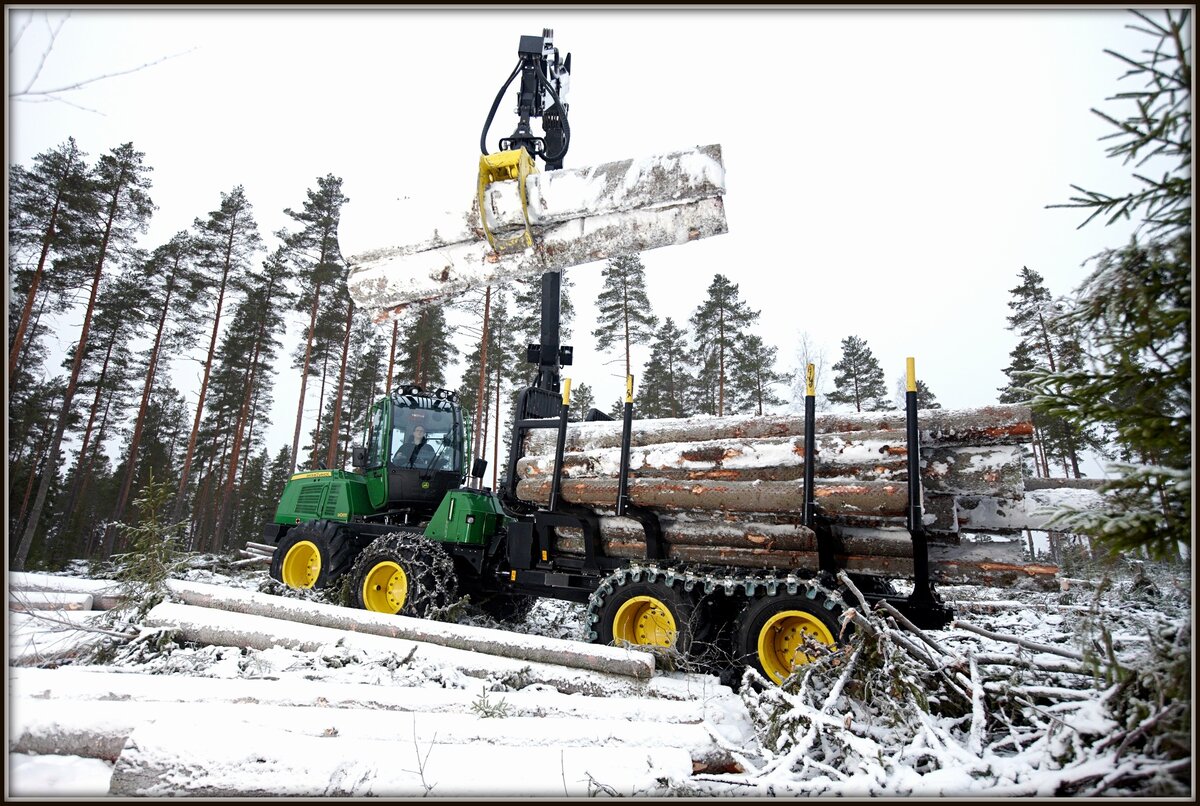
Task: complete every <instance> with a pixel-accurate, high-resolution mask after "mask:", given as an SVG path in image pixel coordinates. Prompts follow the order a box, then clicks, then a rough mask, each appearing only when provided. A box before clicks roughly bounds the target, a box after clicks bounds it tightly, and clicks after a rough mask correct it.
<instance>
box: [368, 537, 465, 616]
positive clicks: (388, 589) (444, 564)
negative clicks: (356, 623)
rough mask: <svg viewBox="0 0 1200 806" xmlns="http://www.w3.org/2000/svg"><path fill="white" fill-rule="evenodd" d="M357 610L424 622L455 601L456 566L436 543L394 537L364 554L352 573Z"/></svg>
mask: <svg viewBox="0 0 1200 806" xmlns="http://www.w3.org/2000/svg"><path fill="white" fill-rule="evenodd" d="M350 587H351V590H350V593H351V597H352V601H353V603H354V605H355V606H356V607H359V608H362V609H363V610H370V611H373V612H375V613H399V614H400V615H403V616H415V617H417V618H424V617H426V616H428V615H429V614H430V613H431V612H432V611H434V610H436V609H439V608H443V607H446V606H447V605H449V604H450V603H451V602H452V601H453V600H454V595H455V592H456V590H457V587H458V586H457V580H456V578H455V576H454V564H453V563H452V562H451V560H450V557H449V556H448V555H447V554H446V552H445V551H444V550H443V549H442V547H441V546H439V545H437V544H436V543H431V542H429V541H428V540H426V539H425V538H424V537H422V536H421V535H418V534H405V533H395V534H390V535H385V536H384V537H381V538H378V539H377V540H376V541H375V542H374V543H372V544H371V545H369V546H367V547H366V548H365V549H363V551H362V553H361V554H359V556H358V559H357V560H355V562H354V567H353V569H351V571H350Z"/></svg>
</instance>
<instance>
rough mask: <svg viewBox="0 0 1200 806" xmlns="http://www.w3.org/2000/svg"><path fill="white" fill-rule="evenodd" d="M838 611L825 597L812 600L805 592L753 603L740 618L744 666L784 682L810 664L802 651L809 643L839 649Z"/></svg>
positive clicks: (739, 626) (738, 630)
mask: <svg viewBox="0 0 1200 806" xmlns="http://www.w3.org/2000/svg"><path fill="white" fill-rule="evenodd" d="M839 610H840V606H839V605H838V604H837V603H836V602H833V601H832V600H829V599H828V598H827V597H826V596H824V595H823V594H818V595H816V596H815V597H814V598H809V597H808V596H807V595H805V593H803V592H800V593H795V594H787V593H783V594H778V595H775V596H763V597H761V598H759V599H757V600H753V601H751V602H750V604H749V606H747V608H746V609H745V610H744V611H743V612H742V614H741V615H740V616H739V617H738V621H737V636H736V642H737V650H738V655H739V656H740V657H741V658H742V661H743V663H744V664H745V665H747V666H753V667H754V668H755V669H757V670H758V671H759V672H760V673H761V674H762V675H763V676H764V677H766V678H767V679H769V680H772V681H773V682H775V683H776V684H779V683H782V682H783V681H784V680H785V679H786V678H787V677H788V675H790V674H791V673H792V671H793V670H794V669H795V668H796V667H798V666H802V665H803V664H805V663H808V662H809V660H810V658H809V656H808V655H806V654H804V651H803V647H804V644H805V642H806V641H808V640H813V641H816V642H818V643H822V644H826V645H828V646H836V644H837V637H836V636H837V634H838V631H839V629H840V627H839V625H838V620H837V616H838V612H839Z"/></svg>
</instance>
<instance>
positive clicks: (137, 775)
mask: <svg viewBox="0 0 1200 806" xmlns="http://www.w3.org/2000/svg"><path fill="white" fill-rule="evenodd" d="M378 727H379V728H380V730H379V735H378V738H377V739H375V740H364V739H362V738H360V737H347V738H343V737H340V736H336V735H330V736H320V737H314V736H305V735H299V734H295V733H289V732H287V731H283V730H278V729H273V728H268V727H263V726H260V725H254V724H251V723H248V722H235V723H233V724H230V723H228V722H217V721H210V720H207V719H202V720H200V721H199V722H198V723H194V724H192V725H189V726H188V728H189V729H188V730H187V731H181V730H179V726H178V725H174V724H172V723H171V722H170V720H162V721H159V722H153V723H149V724H145V725H141V726H139V727H138V728H137V729H136V730H134V732H133V734H132V735H131V736H130V737H129V740H128V742H127V744H126V747H125V749H124V750H123V751H122V753H121V757H120V758H119V759H118V760H117V763H116V765H115V766H114V768H113V776H112V783H111V789H110V793H111V794H113V795H120V796H134V795H137V796H150V797H155V796H203V797H253V796H264V795H277V796H287V795H308V796H313V795H319V796H341V797H351V796H374V797H404V796H408V797H417V796H424V795H432V796H439V797H476V798H478V797H484V796H488V797H533V796H538V795H542V796H545V795H547V794H549V793H561V794H562V796H563V797H579V796H586V795H595V794H600V793H604V794H614V795H625V796H630V795H635V794H661V793H664V792H667V791H669V787H670V786H672V785H674V784H679V783H682V782H684V781H686V780H687V779H688V778H689V777H691V774H692V760H691V758H690V757H689V755H688V753H687V751H685V750H682V749H679V748H644V747H635V748H629V747H508V746H497V745H494V744H490V743H488V742H483V741H481V742H474V743H465V744H450V743H443V742H442V741H440V740H439V739H437V738H436V737H435V738H433V739H432V740H429V739H427V740H422V738H421V737H420V736H414V735H412V734H411V733H410V734H409V735H404V734H402V733H400V732H397V733H395V734H389V733H388V731H387V728H388V724H387V723H386V722H383V721H381V722H380V723H379V726H378ZM514 773H516V774H514Z"/></svg>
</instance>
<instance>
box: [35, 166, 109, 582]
mask: <svg viewBox="0 0 1200 806" xmlns="http://www.w3.org/2000/svg"><path fill="white" fill-rule="evenodd" d="M124 180H125V171H124V170H122V171H121V173H120V174H118V176H117V181H116V183H115V188H114V191H113V196H112V201H111V202H110V203H109V205H108V217H107V219H106V220H105V224H104V235H103V237H102V238H101V239H100V250H99V254H98V256H97V259H96V271H95V272H94V273H93V275H92V289H91V294H90V295H89V296H88V303H87V310H86V311H85V313H84V315H83V329H82V330H81V331H80V333H79V343H78V344H77V345H76V346H75V359H74V360H73V361H72V362H71V375H70V379H69V380H68V381H67V390H66V393H65V394H64V395H63V404H62V408H61V409H60V410H59V415H58V424H57V425H56V426H55V429H54V439H53V440H51V443H50V451H49V453H48V454H47V461H46V463H45V467H44V469H43V470H42V478H41V481H40V483H39V484H38V491H37V496H36V497H35V498H34V501H33V509H32V510H31V511H30V513H29V521H28V523H26V524H25V531H24V533H23V534H22V535H21V542H20V543H19V544H17V555H16V557H14V558H13V564H12V570H14V571H24V570H25V560H26V559H27V558H28V557H29V549H30V547H31V546H32V545H33V536H34V534H35V533H36V532H37V528H38V525H39V522H40V521H41V519H42V510H43V509H44V508H45V506H46V495H47V494H48V493H49V492H50V482H51V481H52V480H53V479H54V478H55V476H57V474H58V468H56V467H55V466H54V457H56V456H58V451H59V448H60V447H61V446H62V441H63V434H64V433H65V432H66V429H67V420H68V418H69V417H70V416H71V404H72V403H73V402H74V401H75V390H76V389H77V388H78V386H79V374H80V372H81V370H82V369H83V357H84V355H85V354H86V353H87V344H88V336H89V335H90V334H91V330H92V316H93V314H94V313H95V311H96V295H97V293H98V292H99V291H100V278H101V276H102V275H103V273H104V260H105V258H106V257H107V256H108V241H109V238H110V237H111V236H112V228H113V224H114V223H115V222H116V220H117V209H118V205H119V202H120V198H121V190H122V188H123V187H124V184H125V182H124Z"/></svg>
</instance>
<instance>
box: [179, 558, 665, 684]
mask: <svg viewBox="0 0 1200 806" xmlns="http://www.w3.org/2000/svg"><path fill="white" fill-rule="evenodd" d="M168 585H169V587H170V589H171V592H172V593H174V594H175V595H176V596H178V597H179V598H180V599H182V600H183V601H184V602H185V603H186V604H189V605H196V606H199V607H212V608H218V609H221V610H228V611H231V612H234V613H247V614H250V615H254V616H265V617H268V618H273V619H285V620H288V621H295V622H299V623H301V624H312V625H316V626H319V627H330V628H333V629H337V630H349V631H351V632H358V633H368V634H371V635H380V636H385V637H388V638H404V639H407V640H410V641H421V642H424V643H430V644H437V645H439V646H444V647H452V648H455V649H462V650H466V651H469V652H479V653H483V654H488V655H500V656H504V657H508V658H513V659H516V660H528V661H536V662H538V663H553V664H558V665H560V666H571V667H575V668H579V669H593V670H596V671H600V672H607V673H611V674H620V675H628V676H630V677H637V678H643V679H644V678H648V677H650V676H651V675H652V674H653V673H654V658H653V657H652V656H651V655H649V654H648V653H645V652H636V651H630V650H626V649H619V648H617V647H610V646H598V645H595V644H583V643H580V642H578V641H563V640H560V639H557V638H544V637H542V636H535V635H521V634H517V633H513V632H510V631H508V630H493V629H488V628H486V627H474V626H471V625H467V624H450V623H446V622H440V621H429V620H426V619H419V618H409V617H407V616H397V615H387V614H384V613H372V612H369V611H367V610H356V609H352V608H347V607H338V606H336V605H328V604H322V603H320V602H306V601H302V600H298V599H286V598H284V597H281V596H271V595H269V594H265V593H257V592H255V591H247V590H240V589H235V588H227V587H222V586H220V585H208V584H205V583H202V582H184V581H180V580H171V581H170V582H168Z"/></svg>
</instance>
